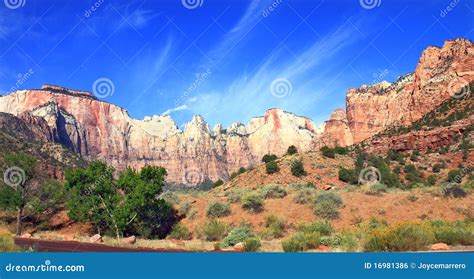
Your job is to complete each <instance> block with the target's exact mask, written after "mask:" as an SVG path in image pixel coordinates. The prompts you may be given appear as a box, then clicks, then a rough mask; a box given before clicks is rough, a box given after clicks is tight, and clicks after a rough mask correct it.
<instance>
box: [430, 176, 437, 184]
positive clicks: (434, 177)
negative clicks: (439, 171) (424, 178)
mask: <svg viewBox="0 0 474 279" xmlns="http://www.w3.org/2000/svg"><path fill="white" fill-rule="evenodd" d="M435 184H436V176H434V175H430V176H428V185H430V186H434V185H435Z"/></svg>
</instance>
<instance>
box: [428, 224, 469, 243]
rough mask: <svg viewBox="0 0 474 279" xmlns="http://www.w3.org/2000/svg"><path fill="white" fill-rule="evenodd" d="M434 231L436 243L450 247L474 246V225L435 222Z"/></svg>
mask: <svg viewBox="0 0 474 279" xmlns="http://www.w3.org/2000/svg"><path fill="white" fill-rule="evenodd" d="M432 225H433V231H434V235H435V239H436V242H442V243H446V244H449V245H474V225H473V224H472V223H469V222H461V221H457V222H454V223H448V222H444V221H440V220H437V221H433V222H432Z"/></svg>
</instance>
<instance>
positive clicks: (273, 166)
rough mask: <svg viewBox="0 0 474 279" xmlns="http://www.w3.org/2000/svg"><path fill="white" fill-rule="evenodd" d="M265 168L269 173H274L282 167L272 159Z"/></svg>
mask: <svg viewBox="0 0 474 279" xmlns="http://www.w3.org/2000/svg"><path fill="white" fill-rule="evenodd" d="M265 170H266V172H267V174H273V173H277V172H279V171H280V167H279V166H278V164H277V163H276V162H275V161H270V162H268V163H266V164H265Z"/></svg>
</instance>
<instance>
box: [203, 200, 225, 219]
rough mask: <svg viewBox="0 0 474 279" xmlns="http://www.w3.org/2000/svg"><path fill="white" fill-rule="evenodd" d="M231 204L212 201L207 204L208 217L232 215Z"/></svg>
mask: <svg viewBox="0 0 474 279" xmlns="http://www.w3.org/2000/svg"><path fill="white" fill-rule="evenodd" d="M230 213H231V210H230V206H229V205H228V204H226V203H221V202H211V203H209V205H208V206H207V213H206V214H207V217H212V218H219V217H225V216H228V215H230Z"/></svg>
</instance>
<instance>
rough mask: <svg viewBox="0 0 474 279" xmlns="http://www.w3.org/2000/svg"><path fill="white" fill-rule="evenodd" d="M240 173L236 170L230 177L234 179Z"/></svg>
mask: <svg viewBox="0 0 474 279" xmlns="http://www.w3.org/2000/svg"><path fill="white" fill-rule="evenodd" d="M238 175H239V174H238V173H237V172H236V171H234V172H233V173H231V174H230V179H234V178H236V177H237V176H238Z"/></svg>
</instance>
